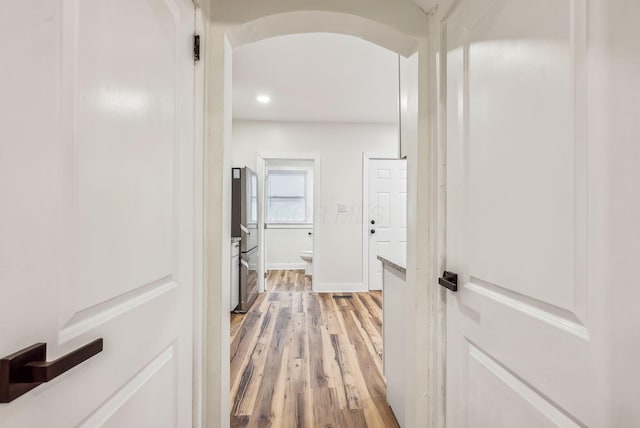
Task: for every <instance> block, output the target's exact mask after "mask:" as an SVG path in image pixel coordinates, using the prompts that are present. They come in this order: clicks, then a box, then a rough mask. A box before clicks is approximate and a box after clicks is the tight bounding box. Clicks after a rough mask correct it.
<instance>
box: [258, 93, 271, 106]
mask: <svg viewBox="0 0 640 428" xmlns="http://www.w3.org/2000/svg"><path fill="white" fill-rule="evenodd" d="M256 100H257V101H258V102H259V103H260V104H269V103H270V102H271V97H270V96H269V95H258V97H257V98H256Z"/></svg>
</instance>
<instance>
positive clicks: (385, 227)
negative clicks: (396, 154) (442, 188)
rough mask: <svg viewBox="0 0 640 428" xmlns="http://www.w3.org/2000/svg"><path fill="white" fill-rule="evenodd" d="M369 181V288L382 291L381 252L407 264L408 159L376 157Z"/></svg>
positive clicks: (370, 164) (371, 163)
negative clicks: (373, 231)
mask: <svg viewBox="0 0 640 428" xmlns="http://www.w3.org/2000/svg"><path fill="white" fill-rule="evenodd" d="M368 180H369V183H368V186H369V189H368V200H369V207H368V213H367V218H366V219H365V221H367V222H368V223H367V225H368V227H367V231H368V233H369V261H368V263H369V290H381V289H382V263H381V262H380V261H379V260H378V259H377V257H378V255H380V256H383V257H386V258H391V259H392V260H395V261H397V262H398V263H400V264H404V263H406V243H407V219H406V215H407V207H406V201H407V167H406V161H405V160H397V159H372V160H370V161H369V178H368ZM371 221H374V222H375V223H374V224H371ZM371 230H375V233H371Z"/></svg>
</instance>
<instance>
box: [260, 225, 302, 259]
mask: <svg viewBox="0 0 640 428" xmlns="http://www.w3.org/2000/svg"><path fill="white" fill-rule="evenodd" d="M309 232H313V226H305V227H295V228H292V227H288V226H278V225H269V228H268V229H267V231H266V236H267V239H266V242H267V270H274V269H304V267H305V262H304V261H303V260H302V259H301V258H300V251H311V250H313V236H309Z"/></svg>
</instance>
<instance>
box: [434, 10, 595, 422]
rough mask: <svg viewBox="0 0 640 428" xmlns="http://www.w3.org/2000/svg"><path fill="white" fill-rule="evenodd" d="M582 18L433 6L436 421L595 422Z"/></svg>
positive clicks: (568, 13)
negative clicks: (440, 383)
mask: <svg viewBox="0 0 640 428" xmlns="http://www.w3.org/2000/svg"><path fill="white" fill-rule="evenodd" d="M586 25H587V22H586V1H585V0H561V1H557V0H542V1H535V2H531V1H528V0H473V1H472V0H459V1H457V2H455V3H453V4H452V6H451V8H450V9H449V11H448V12H447V13H446V15H444V18H443V21H442V27H441V28H442V33H441V43H442V44H441V47H440V52H441V57H440V58H441V67H442V68H441V70H440V71H441V84H442V86H441V92H442V104H441V105H442V106H443V107H444V111H443V113H444V115H445V118H444V121H443V123H444V125H445V126H444V132H445V133H446V135H445V141H446V156H447V174H446V180H447V217H446V221H447V223H446V267H447V270H448V271H450V272H454V273H457V274H458V292H457V293H456V292H453V291H447V425H448V426H451V427H489V428H498V427H532V428H533V427H543V426H563V427H574V426H597V423H596V422H595V421H597V420H598V418H599V415H600V414H601V403H602V399H603V396H602V392H601V389H600V388H598V385H597V376H598V373H599V372H600V371H601V369H602V367H601V366H600V365H599V363H598V359H597V356H598V355H599V353H600V351H601V349H600V348H599V346H601V345H599V342H598V341H597V340H594V325H597V322H598V316H599V312H598V310H597V306H596V305H594V302H593V301H590V300H589V295H590V292H589V287H590V283H589V277H588V275H587V271H588V264H589V260H588V254H589V253H588V242H589V239H588V232H589V229H588V222H587V220H588V217H587V214H588V213H587V202H588V201H587V193H588V180H587V176H588V174H587V173H588V150H587V145H586V138H585V135H586V131H585V129H586V126H585V125H586V124H585V115H586V104H585V102H584V96H585V94H584V92H585V86H584V84H585V73H586V70H585V66H586V52H587V51H586V44H587V39H586ZM591 286H593V285H591ZM594 308H596V309H594Z"/></svg>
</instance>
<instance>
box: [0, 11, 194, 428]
mask: <svg viewBox="0 0 640 428" xmlns="http://www.w3.org/2000/svg"><path fill="white" fill-rule="evenodd" d="M0 16H1V17H2V18H0V21H2V23H1V24H0V55H1V56H2V58H4V59H5V60H3V61H2V65H1V66H0V76H1V78H0V93H1V94H2V96H1V97H0V195H1V200H2V209H0V236H2V238H1V239H0V289H1V290H2V298H0V325H2V333H1V334H0V357H4V356H6V355H9V354H12V353H14V352H16V351H19V350H21V349H23V348H25V347H28V346H31V345H33V344H35V343H39V342H43V343H46V344H47V346H48V348H47V353H46V359H47V361H54V360H56V359H57V358H59V357H63V356H65V355H67V354H68V353H70V352H72V351H74V350H76V349H78V348H79V347H81V346H83V345H85V344H87V343H89V342H92V341H93V340H94V339H97V338H103V340H104V351H103V352H101V353H99V354H97V355H95V356H94V357H92V358H91V359H89V360H87V361H85V362H84V363H82V364H80V365H78V366H76V367H73V368H71V369H70V370H69V371H67V372H65V373H63V374H61V375H60V376H58V377H56V378H55V379H53V380H51V381H49V382H47V383H44V384H42V385H40V386H38V387H37V388H35V389H33V390H31V391H30V392H28V393H26V394H24V395H22V396H20V397H19V398H17V399H15V400H13V401H11V402H9V403H5V404H0V421H1V422H0V425H2V426H6V427H72V426H81V427H85V426H86V427H96V426H113V427H154V428H157V427H175V426H181V427H185V426H190V425H191V421H192V417H191V416H192V410H191V409H192V403H191V401H192V400H191V397H192V382H191V381H192V370H191V367H192V333H191V332H192V329H193V318H192V316H191V313H192V312H191V311H192V300H193V296H192V294H193V276H194V264H193V260H194V248H195V247H196V245H195V242H194V225H193V223H194V220H193V219H194V209H193V205H194V191H193V187H194V155H193V150H194V142H193V140H194V139H193V108H194V107H193V104H194V103H193V91H194V86H193V85H194V80H193V79H194V77H193V76H194V65H193V58H192V43H193V32H194V7H193V4H192V2H191V0H145V1H130V0H110V1H94V0H83V1H79V0H65V1H49V0H41V1H35V2H24V1H22V0H8V2H3V3H2V6H0ZM14 380H15V379H14ZM23 382H26V380H24V379H23ZM0 383H1V382H0Z"/></svg>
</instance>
